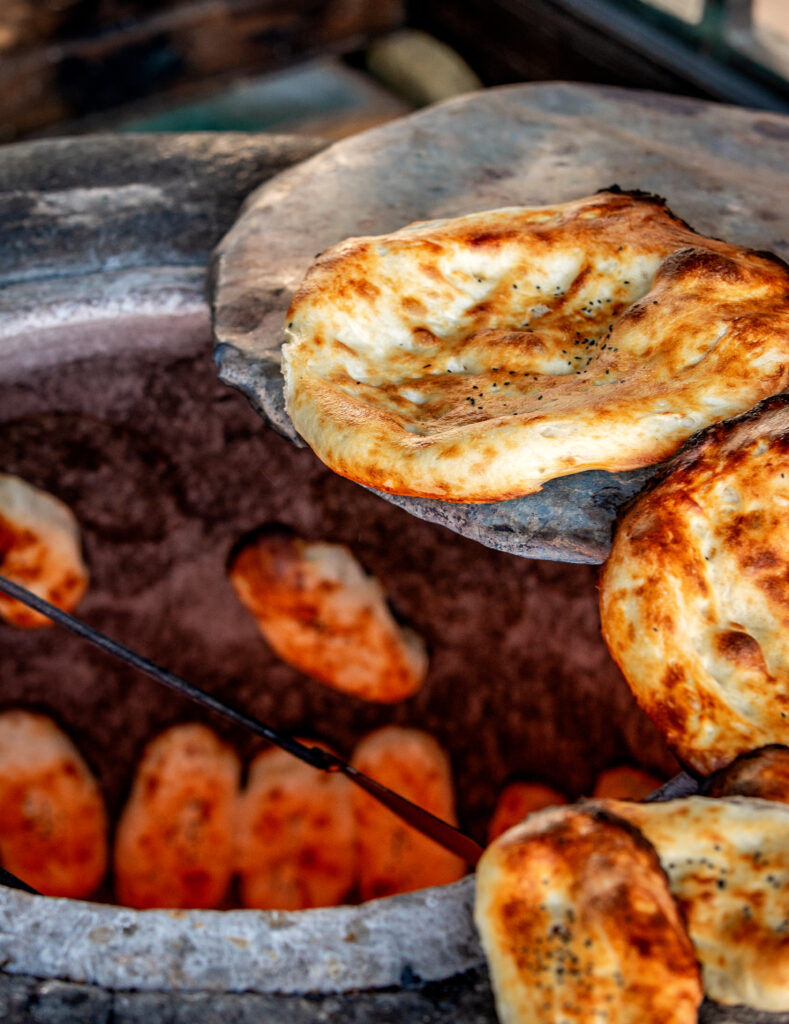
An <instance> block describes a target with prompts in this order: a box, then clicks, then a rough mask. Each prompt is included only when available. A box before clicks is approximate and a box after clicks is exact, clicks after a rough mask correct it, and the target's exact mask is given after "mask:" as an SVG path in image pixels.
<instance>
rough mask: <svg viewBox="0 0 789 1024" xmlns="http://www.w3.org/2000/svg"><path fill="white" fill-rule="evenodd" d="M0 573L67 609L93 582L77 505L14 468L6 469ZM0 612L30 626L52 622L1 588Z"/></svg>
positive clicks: (1, 486) (1, 476) (0, 488)
mask: <svg viewBox="0 0 789 1024" xmlns="http://www.w3.org/2000/svg"><path fill="white" fill-rule="evenodd" d="M0 573H2V575H3V576H7V577H8V578H9V579H10V580H12V581H13V582H14V583H19V584H20V585H21V586H23V587H27V589H28V590H32V591H33V593H34V594H37V595H38V596H39V597H43V598H44V599H45V600H46V601H49V602H50V603H51V604H54V605H57V607H58V608H63V609H64V610H65V611H71V609H72V608H74V606H75V605H76V604H77V603H78V601H79V600H80V598H81V597H82V595H83V594H84V592H85V590H86V588H87V585H88V570H87V567H86V565H85V562H84V561H83V559H82V552H81V549H80V536H79V526H78V525H77V520H76V519H75V518H74V514H73V513H72V511H71V509H69V508H68V506H67V505H65V504H64V503H63V502H62V501H60V500H59V499H58V498H56V497H54V495H52V494H48V493H47V492H46V491H42V490H40V488H38V487H33V486H32V484H29V483H27V482H26V481H24V480H22V479H21V478H20V477H18V476H11V475H10V474H8V473H0ZM0 617H2V618H3V619H5V620H6V622H10V623H11V624H12V625H14V626H22V627H25V628H32V627H35V626H49V625H50V624H51V623H50V620H49V619H48V618H46V617H45V616H43V615H40V614H39V613H38V612H35V611H33V609H32V608H28V607H27V606H26V605H23V604H21V603H20V602H19V601H15V600H13V598H10V597H7V596H6V595H5V594H0Z"/></svg>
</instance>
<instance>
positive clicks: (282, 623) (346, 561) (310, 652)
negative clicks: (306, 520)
mask: <svg viewBox="0 0 789 1024" xmlns="http://www.w3.org/2000/svg"><path fill="white" fill-rule="evenodd" d="M229 572H230V580H231V582H232V584H233V586H234V587H235V589H236V593H237V594H238V596H239V597H240V599H241V601H242V602H243V603H244V605H245V606H246V607H247V608H248V609H249V610H250V611H251V612H252V614H253V615H254V616H255V619H256V620H257V623H258V625H259V626H260V629H261V632H262V633H263V636H264V637H265V638H266V640H267V641H268V643H269V644H270V645H271V646H272V647H273V649H274V650H275V651H276V653H277V654H278V655H279V656H280V657H281V658H282V659H283V660H284V661H287V662H289V664H291V665H295V666H296V668H298V669H301V671H302V672H306V673H307V674H308V675H311V676H313V677H314V678H315V679H318V680H319V681H320V682H322V683H326V684H327V685H328V686H332V687H334V688H335V689H337V690H342V692H343V693H348V694H352V695H353V696H355V697H361V698H363V699H364V700H372V701H380V702H383V703H391V702H394V701H399V700H404V699H405V698H406V697H410V696H412V695H413V694H414V693H416V691H417V690H418V689H419V688H420V686H421V685H422V682H423V680H424V678H425V674H426V672H427V653H426V650H425V645H424V643H423V641H422V639H421V638H420V637H419V636H418V635H417V634H416V633H415V632H414V631H413V630H411V629H408V628H405V627H402V626H399V625H398V623H397V622H395V619H394V617H393V616H392V613H391V612H390V611H389V608H388V607H387V604H386V597H385V595H384V592H383V588H382V587H381V584H380V583H379V582H378V580H377V579H375V577H373V576H368V575H367V573H365V571H364V570H363V569H362V567H361V566H360V565H359V563H358V562H357V561H356V559H355V558H354V557H353V555H352V554H351V552H350V551H349V550H348V548H347V547H345V546H344V545H343V544H327V543H324V542H322V541H314V542H310V541H306V540H302V539H301V538H299V537H296V536H295V535H294V534H293V533H292V532H291V531H289V530H286V529H285V528H283V527H268V528H264V529H262V530H259V531H256V533H255V534H253V535H252V537H251V538H249V539H248V540H245V541H242V543H241V544H240V545H239V548H238V549H237V550H236V551H235V552H234V554H233V555H232V556H231V561H230V568H229Z"/></svg>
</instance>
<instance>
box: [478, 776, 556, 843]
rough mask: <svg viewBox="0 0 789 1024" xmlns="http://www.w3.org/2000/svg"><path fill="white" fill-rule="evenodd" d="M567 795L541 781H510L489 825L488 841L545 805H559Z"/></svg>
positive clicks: (491, 840)
mask: <svg viewBox="0 0 789 1024" xmlns="http://www.w3.org/2000/svg"><path fill="white" fill-rule="evenodd" d="M566 803H567V797H566V796H564V795H563V794H562V793H560V792H559V791H558V790H556V789H553V788H552V787H551V786H544V785H543V784H542V783H540V782H510V783H509V784H508V785H507V786H505V787H504V789H503V790H502V791H501V793H500V794H499V799H498V801H497V802H496V808H495V810H494V812H493V817H492V818H491V819H490V824H489V825H488V842H491V843H492V842H493V840H494V839H496V838H497V837H498V836H500V835H501V834H502V832H506V831H507V829H510V828H512V826H513V825H517V824H518V822H519V821H523V819H524V818H525V817H526V815H527V814H532V813H533V812H534V811H541V810H543V809H544V808H545V807H559V806H560V805H561V804H566Z"/></svg>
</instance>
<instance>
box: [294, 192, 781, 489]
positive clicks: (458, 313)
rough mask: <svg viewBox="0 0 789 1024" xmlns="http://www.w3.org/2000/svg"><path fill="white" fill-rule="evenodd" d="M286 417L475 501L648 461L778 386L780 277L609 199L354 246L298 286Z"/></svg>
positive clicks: (371, 464) (645, 210)
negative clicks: (588, 471)
mask: <svg viewBox="0 0 789 1024" xmlns="http://www.w3.org/2000/svg"><path fill="white" fill-rule="evenodd" d="M286 331H287V334H288V338H289V341H288V342H287V343H286V344H285V346H284V347H283V350H282V351H283V373H284V377H285V395H286V401H287V410H288V413H289V415H290V418H291V420H292V421H293V424H294V426H295V427H296V429H297V430H298V432H299V433H300V434H301V435H302V437H303V438H304V439H305V440H306V441H307V443H308V444H309V445H310V447H311V448H313V450H314V451H315V452H316V453H317V455H318V456H319V457H320V458H321V459H322V460H323V461H324V462H325V463H326V464H327V465H328V466H330V467H331V468H332V469H333V470H335V471H336V472H337V473H340V474H341V475H343V476H346V477H350V478H351V479H353V480H357V481H359V482H360V483H363V484H366V485H368V486H370V487H374V488H377V489H379V490H382V491H389V492H393V493H396V494H405V495H418V496H422V497H427V498H442V499H444V500H446V501H458V502H488V501H499V500H502V499H506V498H513V497H516V496H518V495H523V494H528V493H530V492H533V491H536V490H539V489H540V487H541V486H542V484H543V483H545V482H546V481H547V480H551V479H552V478H554V477H558V476H565V475H567V474H571V473H578V472H580V471H582V470H588V469H607V470H611V471H619V470H626V469H633V468H636V467H640V466H647V465H651V464H653V463H656V462H660V461H661V460H663V459H665V458H666V457H668V456H669V455H671V454H673V453H674V452H675V451H676V450H677V448H678V447H679V446H680V445H681V443H682V442H683V441H684V440H685V439H686V438H688V437H689V436H690V435H691V434H693V433H694V432H696V431H697V430H699V429H700V428H702V427H704V426H707V425H708V424H710V423H714V422H717V421H719V420H722V419H725V418H726V417H729V416H733V415H736V414H737V413H740V412H743V411H744V410H746V409H749V408H750V407H751V406H753V405H754V404H755V403H756V402H758V401H759V400H760V399H762V398H765V397H766V396H768V395H772V394H775V393H777V392H779V391H781V390H782V389H783V388H784V387H786V385H787V383H789V269H788V268H787V267H786V265H785V264H783V263H782V262H781V261H780V260H778V259H777V258H776V257H773V256H771V255H770V254H765V253H759V252H755V251H752V250H749V249H743V248H739V247H737V246H735V245H729V244H727V243H725V242H721V241H718V240H717V239H712V238H705V237H703V236H701V235H698V234H696V233H695V232H694V231H693V230H691V228H689V227H688V225H687V224H685V223H684V222H683V221H681V220H680V219H679V218H677V217H676V216H674V214H672V213H671V211H670V210H669V209H668V208H667V207H666V206H665V204H664V203H663V201H662V200H660V199H658V198H657V197H655V196H650V195H647V194H644V193H624V192H621V191H618V190H613V189H612V190H609V191H606V192H602V193H600V194H598V195H595V196H591V197H589V198H586V199H580V200H577V201H575V202H570V203H564V204H560V205H557V206H549V207H541V208H536V209H531V208H522V207H511V208H507V209H501V210H491V211H486V212H483V213H473V214H470V215H468V216H465V217H459V218H456V219H454V220H435V221H427V222H424V223H417V224H412V225H410V226H409V227H406V228H403V229H402V230H400V231H396V232H394V233H392V234H389V235H383V236H378V237H369V238H352V239H349V240H348V241H345V242H343V243H341V244H340V245H337V246H334V247H333V248H331V249H329V250H327V251H326V252H324V253H323V254H321V255H320V256H319V257H318V259H317V260H316V261H315V263H314V264H313V266H312V267H311V268H310V270H309V271H308V273H307V276H306V277H305V279H304V281H303V283H302V284H301V286H300V288H299V289H298V291H297V292H296V295H295V297H294V299H293V301H292V304H291V306H290V309H289V312H288V315H287V325H286Z"/></svg>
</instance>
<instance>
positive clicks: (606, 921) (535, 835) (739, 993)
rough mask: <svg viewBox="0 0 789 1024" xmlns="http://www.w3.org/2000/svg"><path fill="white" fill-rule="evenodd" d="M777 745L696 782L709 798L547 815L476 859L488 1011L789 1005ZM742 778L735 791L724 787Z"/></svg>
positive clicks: (518, 1015) (784, 835)
mask: <svg viewBox="0 0 789 1024" xmlns="http://www.w3.org/2000/svg"><path fill="white" fill-rule="evenodd" d="M787 764H789V750H786V749H785V748H784V749H781V750H775V749H774V748H768V749H767V750H765V751H763V752H760V753H759V755H757V756H756V757H754V756H753V755H751V756H750V759H749V761H748V762H747V763H740V764H735V765H734V766H733V767H732V768H730V769H729V770H728V771H727V772H724V773H721V774H720V775H719V776H717V777H713V779H711V780H710V786H709V788H710V789H711V790H713V791H714V792H715V793H716V794H717V795H716V797H715V798H711V797H710V796H697V797H689V798H686V799H683V800H674V801H666V802H655V803H636V802H632V801H619V800H594V801H590V802H587V803H581V804H576V805H573V806H568V807H559V808H551V809H549V810H544V811H539V812H537V813H535V814H532V815H530V817H529V818H527V820H526V821H524V822H522V823H521V824H519V825H516V826H515V827H514V828H512V829H510V830H509V831H508V832H506V833H504V835H503V836H501V837H500V838H499V839H497V840H496V841H495V842H494V843H493V844H492V845H491V846H490V847H489V848H488V849H487V850H486V852H485V854H484V855H483V857H482V860H481V861H480V863H479V866H478V868H477V897H476V907H475V920H476V922H477V926H478V928H479V931H480V936H481V938H482V942H483V946H484V948H485V952H486V955H487V957H488V961H489V965H490V970H491V978H492V982H493V986H494V991H495V995H496V1005H497V1009H498V1013H499V1019H500V1020H501V1021H502V1022H506V1024H515V1022H518V1024H525V1022H529V1024H534V1022H545V1024H549V1022H551V1024H553V1022H556V1021H560V1020H561V1021H565V1020H570V1021H579V1022H580V1021H588V1020H597V1019H598V1018H599V1019H603V1020H607V1021H610V1022H617V1024H618V1022H630V1021H632V1022H633V1024H636V1022H637V1021H641V1022H654V1024H664V1022H666V1021H669V1022H680V1021H682V1022H688V1024H692V1022H695V1021H696V1018H697V1009H698V1006H699V1004H700V1002H701V999H702V996H703V995H706V996H707V997H708V998H710V999H712V1000H715V1001H716V1002H719V1003H723V1004H726V1005H740V1004H744V1005H747V1006H751V1007H754V1008H756V1009H759V1010H765V1011H785V1010H787V1009H789V941H787V935H789V919H788V918H787V907H788V906H789V903H788V902H787V900H788V898H789V870H787V862H786V850H787V849H788V848H789V807H787V806H786V801H787V800H789V789H787V788H784V789H783V790H782V792H781V798H782V800H781V802H776V801H774V800H768V799H765V797H764V795H761V793H760V785H759V783H760V780H762V779H764V780H765V783H766V785H765V790H764V791H763V792H765V793H767V792H771V793H773V794H776V793H777V786H776V779H777V778H779V777H782V778H784V779H786V777H787V775H786V770H787ZM743 778H746V779H747V787H748V789H749V792H750V793H751V794H759V795H750V796H741V795H732V794H733V793H736V792H737V791H738V790H739V789H740V788H741V787H742V785H743Z"/></svg>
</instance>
